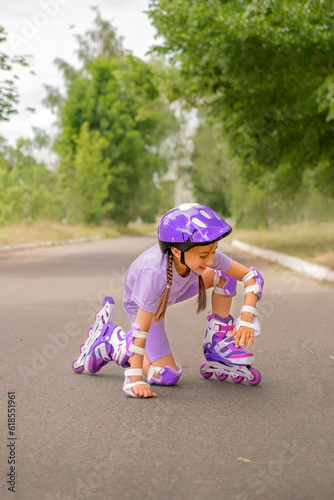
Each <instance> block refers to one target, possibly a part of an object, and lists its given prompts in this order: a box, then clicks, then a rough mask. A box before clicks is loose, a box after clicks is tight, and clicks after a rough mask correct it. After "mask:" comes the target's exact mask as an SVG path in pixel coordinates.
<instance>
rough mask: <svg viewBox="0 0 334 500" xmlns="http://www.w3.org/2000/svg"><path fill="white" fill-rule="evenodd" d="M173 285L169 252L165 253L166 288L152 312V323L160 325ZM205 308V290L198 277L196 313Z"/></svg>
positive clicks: (200, 278)
mask: <svg viewBox="0 0 334 500" xmlns="http://www.w3.org/2000/svg"><path fill="white" fill-rule="evenodd" d="M172 283H173V254H172V251H171V250H168V252H167V287H166V290H165V291H164V293H163V294H162V296H161V299H160V301H159V304H158V305H157V308H156V310H155V312H154V323H160V321H161V320H162V319H163V317H164V316H165V314H166V309H167V304H168V299H169V289H170V287H171V286H172ZM205 308H206V290H205V285H204V281H203V278H202V276H199V277H198V307H197V312H198V313H199V312H201V311H204V309H205Z"/></svg>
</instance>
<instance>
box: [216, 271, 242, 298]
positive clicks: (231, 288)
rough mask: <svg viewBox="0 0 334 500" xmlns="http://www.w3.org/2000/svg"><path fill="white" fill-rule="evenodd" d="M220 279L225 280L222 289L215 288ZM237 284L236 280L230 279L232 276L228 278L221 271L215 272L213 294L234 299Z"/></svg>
mask: <svg viewBox="0 0 334 500" xmlns="http://www.w3.org/2000/svg"><path fill="white" fill-rule="evenodd" d="M220 278H224V279H225V283H224V285H223V288H220V287H218V286H217V285H218V283H219V280H220ZM237 284H238V280H237V279H236V278H232V276H229V275H228V274H226V273H224V272H223V271H216V276H215V278H214V281H213V285H214V292H215V293H219V295H224V296H225V297H234V296H235V295H236V294H237Z"/></svg>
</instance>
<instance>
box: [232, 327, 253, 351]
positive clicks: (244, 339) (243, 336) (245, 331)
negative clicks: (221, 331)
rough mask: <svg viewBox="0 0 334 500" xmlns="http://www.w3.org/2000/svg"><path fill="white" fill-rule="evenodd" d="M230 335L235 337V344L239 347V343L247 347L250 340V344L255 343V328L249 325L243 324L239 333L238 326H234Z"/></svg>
mask: <svg viewBox="0 0 334 500" xmlns="http://www.w3.org/2000/svg"><path fill="white" fill-rule="evenodd" d="M230 337H235V346H236V347H239V345H240V346H241V347H243V348H246V347H247V345H248V342H250V345H253V342H254V330H253V328H247V326H241V327H240V328H239V330H238V333H237V328H236V326H235V327H234V329H233V331H232V333H231V335H230Z"/></svg>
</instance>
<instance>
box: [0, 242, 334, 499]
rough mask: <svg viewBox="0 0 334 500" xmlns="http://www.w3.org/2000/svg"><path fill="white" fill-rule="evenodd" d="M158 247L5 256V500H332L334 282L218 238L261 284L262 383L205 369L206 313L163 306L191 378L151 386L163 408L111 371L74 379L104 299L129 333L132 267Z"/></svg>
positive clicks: (122, 245)
mask: <svg viewBox="0 0 334 500" xmlns="http://www.w3.org/2000/svg"><path fill="white" fill-rule="evenodd" d="M154 243H155V238H154V237H143V238H130V237H127V238H121V239H119V240H103V241H98V242H92V243H86V244H81V245H72V246H60V247H53V248H47V249H46V248H43V249H36V250H29V251H21V252H16V253H11V254H4V255H1V256H0V317H1V340H2V342H1V363H0V371H1V388H2V390H1V398H0V404H1V426H0V433H1V443H2V447H1V450H2V454H1V457H0V458H1V464H0V471H1V485H0V497H1V499H7V498H17V499H20V500H21V499H24V500H30V499H34V500H39V499H41V500H55V499H61V500H74V499H79V500H80V499H98V500H100V499H114V498H115V499H121V500H122V499H128V498H131V499H134V500H143V499H145V500H146V499H147V500H151V499H152V500H169V499H173V500H174V499H175V500H178V499H204V498H217V499H225V498H226V499H229V500H253V499H269V500H271V499H272V500H276V499H277V500H278V499H280V500H282V499H283V500H290V499H291V500H292V499H293V500H299V499H300V500H308V499H317V500H318V499H319V500H325V499H328V500H330V499H331V500H332V499H333V498H334V480H333V477H334V470H333V462H334V460H333V455H334V453H333V451H334V437H333V436H334V424H333V420H334V419H333V402H334V401H333V400H334V398H333V375H334V340H333V304H334V287H333V286H331V285H328V284H324V283H318V282H316V281H314V280H312V279H309V278H305V277H303V276H301V275H298V274H297V273H294V272H292V271H288V270H283V269H282V268H281V267H279V266H277V265H274V264H270V263H266V262H265V261H263V260H260V259H257V258H254V257H252V256H250V255H247V254H245V253H242V252H240V251H236V250H235V249H234V248H232V247H231V246H230V245H228V244H226V243H223V244H221V245H220V249H221V250H222V251H223V252H225V253H227V254H229V255H230V256H231V257H232V258H234V259H236V260H239V261H241V262H242V263H244V264H245V265H247V266H251V265H254V266H256V267H258V268H259V269H260V270H261V273H262V274H263V275H264V277H265V293H264V296H263V299H262V301H261V302H260V304H259V309H260V311H261V325H262V335H261V337H260V338H259V339H257V340H256V342H255V344H254V346H253V352H254V354H255V358H256V361H255V364H254V367H256V368H258V369H259V370H260V372H261V374H262V381H261V383H260V385H258V386H256V387H252V386H250V385H249V384H247V383H246V382H245V381H244V382H243V383H242V384H239V385H237V384H234V383H233V382H232V381H231V380H230V379H228V380H227V381H224V382H221V381H218V380H216V379H215V378H214V377H213V378H211V379H204V378H202V377H201V376H200V373H199V366H200V364H201V362H202V361H204V359H203V354H202V348H201V346H202V341H203V337H204V331H205V314H204V313H202V314H200V315H197V314H196V313H195V299H192V300H190V301H188V302H187V303H183V304H179V305H176V306H173V307H172V308H170V310H169V311H168V315H167V327H168V331H169V337H170V343H171V346H172V349H173V352H174V355H175V357H176V360H177V362H179V363H181V364H182V365H183V368H184V374H183V376H182V378H181V380H180V382H179V384H178V385H177V386H175V387H157V389H156V392H157V393H158V397H157V398H156V399H150V400H136V399H132V398H127V397H126V396H124V394H123V392H122V384H123V373H122V370H121V369H120V368H119V367H118V366H116V365H114V364H113V363H109V364H108V365H107V366H106V367H104V368H103V369H102V370H101V372H99V373H98V374H96V375H89V374H86V373H83V374H80V375H78V374H75V373H74V372H73V371H72V368H71V364H72V360H73V358H75V357H76V356H78V353H79V345H80V344H81V342H83V341H84V340H85V338H86V330H87V329H88V327H89V326H90V325H91V324H92V323H93V319H94V313H95V311H96V310H97V309H98V308H99V304H100V302H101V300H102V299H103V298H104V296H105V295H107V294H110V295H112V296H113V297H114V299H115V301H116V304H117V308H116V315H115V322H117V323H119V324H121V325H122V326H123V328H124V329H127V328H128V327H129V322H128V320H127V318H126V316H125V314H124V312H123V310H122V293H123V279H124V274H125V272H126V269H127V267H128V266H129V264H130V263H131V262H132V260H133V259H134V258H135V257H136V256H137V255H138V254H139V253H140V252H142V251H143V250H144V249H146V248H148V247H149V246H150V245H152V244H154ZM239 292H240V293H238V295H237V297H236V299H235V301H234V302H235V303H234V304H233V309H232V313H233V314H234V315H235V316H237V315H238V312H239V309H240V306H241V301H242V297H243V293H242V285H240V289H239ZM8 393H12V394H11V395H10V398H12V399H11V400H10V401H14V402H15V410H16V411H15V431H14V436H9V429H8V417H7V414H8V412H7V408H8V405H9V404H10V408H12V407H13V406H14V405H13V403H8V401H9V397H8ZM14 398H15V399H14ZM10 413H11V415H13V413H14V412H13V411H11V412H10ZM14 438H16V439H14ZM8 457H11V458H12V459H15V470H14V469H12V479H13V480H14V476H13V472H15V481H14V482H15V494H14V493H13V492H10V491H8V489H7V488H8V487H9V486H10V483H6V481H7V480H9V478H10V476H7V474H10V472H11V470H10V467H11V465H10V464H8ZM12 467H13V465H12Z"/></svg>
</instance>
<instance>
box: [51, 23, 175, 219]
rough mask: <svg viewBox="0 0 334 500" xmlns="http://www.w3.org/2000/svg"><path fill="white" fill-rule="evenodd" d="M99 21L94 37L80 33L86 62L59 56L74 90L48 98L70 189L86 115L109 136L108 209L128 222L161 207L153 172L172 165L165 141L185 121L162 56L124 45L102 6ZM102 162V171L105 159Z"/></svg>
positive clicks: (94, 127) (106, 152)
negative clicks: (151, 59) (168, 91)
mask: <svg viewBox="0 0 334 500" xmlns="http://www.w3.org/2000/svg"><path fill="white" fill-rule="evenodd" d="M95 25H96V30H92V31H89V32H87V33H86V37H88V40H86V41H85V38H83V37H80V38H79V43H80V48H79V54H80V58H81V60H82V61H83V66H82V67H81V68H80V69H78V70H75V69H74V68H72V67H70V66H69V65H68V64H67V63H66V62H64V61H59V60H58V61H57V64H58V67H59V68H60V69H62V70H63V72H64V76H65V83H66V95H65V96H60V95H59V94H58V95H57V92H56V91H55V89H51V93H50V101H48V100H47V102H49V104H50V105H51V106H52V107H53V109H56V111H57V113H58V117H59V124H60V127H61V132H60V134H59V136H58V137H57V139H56V142H55V150H56V151H57V152H58V154H59V155H60V158H61V166H60V169H59V174H60V176H61V177H62V181H63V183H65V184H67V192H68V193H70V192H72V191H73V189H75V187H73V186H72V187H73V189H72V187H71V186H70V185H71V183H73V182H74V179H75V172H76V167H75V164H74V159H75V158H76V157H77V155H78V151H77V150H78V140H77V138H78V136H79V134H80V131H81V129H82V126H83V125H84V124H85V123H86V124H87V127H88V129H89V131H90V133H92V134H93V133H95V132H97V133H98V137H99V138H103V140H104V142H103V148H102V149H103V153H102V157H101V162H103V161H104V160H107V163H106V164H108V175H109V177H108V178H110V183H109V192H108V197H107V198H105V197H104V198H103V199H104V203H106V204H107V205H106V207H107V209H106V210H105V211H104V212H105V214H106V215H107V216H108V217H110V218H111V219H112V220H114V221H115V222H117V223H118V222H120V223H123V224H126V223H128V222H129V221H131V220H133V219H136V218H137V217H142V218H144V219H147V218H150V219H152V217H153V218H154V216H155V215H156V214H157V213H158V212H159V203H158V202H157V197H156V191H157V188H156V187H155V185H154V183H153V176H154V174H155V173H161V172H163V171H164V170H165V169H166V159H165V158H164V157H163V156H162V155H161V154H160V148H161V145H162V143H163V141H164V140H165V139H166V137H168V135H169V134H171V133H175V131H176V130H177V129H178V123H177V120H176V118H175V117H174V114H173V112H172V110H171V109H170V108H169V106H168V102H167V101H166V99H165V96H164V95H161V92H160V80H159V74H158V73H157V71H156V69H155V64H154V63H152V64H151V63H146V62H143V61H141V60H140V59H138V58H136V57H134V56H133V55H131V54H129V53H126V51H124V50H123V49H122V48H121V47H119V48H117V43H116V41H117V37H116V35H115V33H114V30H113V28H112V26H111V25H110V24H109V23H107V22H104V21H102V20H101V18H100V17H99V14H98V16H97V20H96V22H95ZM105 40H107V41H109V42H108V43H107V42H105ZM110 41H112V43H111V42H110ZM91 42H92V43H91ZM115 43H116V46H115ZM102 149H101V151H102ZM87 160H88V161H90V160H89V159H88V157H87ZM94 161H95V160H93V163H94ZM95 164H96V163H95ZM106 164H105V165H106ZM95 168H96V172H97V170H98V168H100V167H98V166H97V164H96V167H95ZM150 190H153V191H152V193H151V194H150ZM143 200H145V203H143ZM148 200H151V203H150V204H149V208H148ZM149 211H151V212H152V215H151V216H150V217H149V216H148V212H149Z"/></svg>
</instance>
